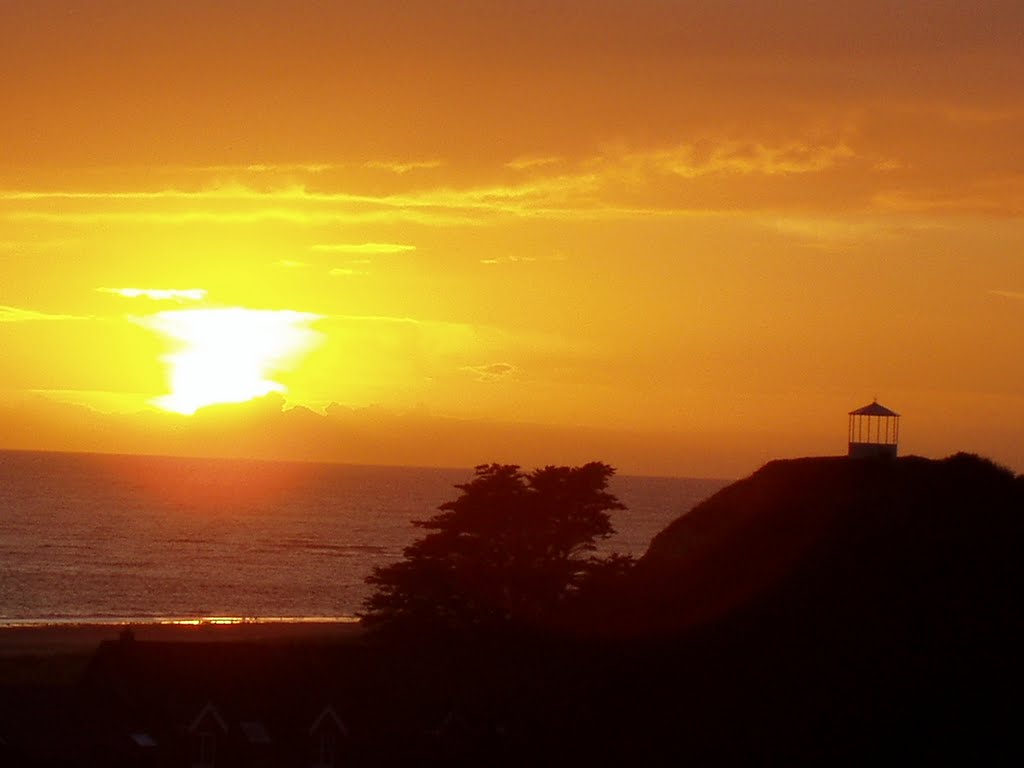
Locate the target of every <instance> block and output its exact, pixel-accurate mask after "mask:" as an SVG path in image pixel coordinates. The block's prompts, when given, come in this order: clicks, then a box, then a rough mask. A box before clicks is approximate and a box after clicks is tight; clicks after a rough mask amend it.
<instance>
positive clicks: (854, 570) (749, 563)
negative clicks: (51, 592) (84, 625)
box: [0, 457, 1024, 767]
mask: <svg viewBox="0 0 1024 768" xmlns="http://www.w3.org/2000/svg"><path fill="white" fill-rule="evenodd" d="M1022 491H1024V481H1022V480H1021V478H1015V477H1014V476H1013V475H1012V474H1009V473H1007V472H1005V471H1003V470H1000V469H999V468H998V467H994V466H992V465H991V464H989V463H987V462H984V461H983V460H979V459H976V458H973V457H954V458H953V459H950V460H947V461H944V462H931V461H925V460H921V459H904V460H900V461H898V462H887V463H880V462H848V461H845V460H838V459H820V460H803V461H794V462H775V463H773V464H770V465H768V466H766V467H765V468H764V469H762V470H760V471H759V472H758V473H756V474H755V475H753V476H752V477H751V478H748V479H747V480H743V481H740V482H739V483H736V484H734V485H733V486H730V487H729V488H726V489H724V490H723V491H722V492H720V493H719V494H717V495H716V496H715V497H713V498H712V499H710V500H708V502H706V503H705V504H703V505H701V506H700V507H698V508H697V509H696V510H694V511H693V512H692V513H690V514H689V515H687V516H685V517H684V518H681V519H680V520H679V521H677V522H676V523H675V524H673V525H672V526H670V527H669V528H668V529H666V531H665V532H663V533H662V534H661V535H659V537H658V538H657V539H656V540H655V542H654V543H653V544H652V547H651V549H650V551H649V553H648V555H646V556H645V558H644V559H643V561H641V563H640V564H639V566H638V567H637V568H636V569H635V571H634V573H633V574H632V575H631V577H630V578H629V579H628V580H627V581H625V582H622V583H619V584H616V585H614V586H613V587H609V589H608V592H607V593H606V594H605V595H603V596H602V599H601V600H597V601H594V603H593V604H592V605H591V606H590V608H589V611H588V612H587V613H581V614H578V615H577V616H575V617H574V620H573V621H572V622H567V623H566V624H565V625H563V626H558V627H551V626H548V627H536V626H534V627H524V626H511V625H510V626H508V627H506V628H504V629H502V630H500V631H491V632H488V633H486V634H485V633H477V634H474V635H472V636H471V635H469V634H461V635H458V636H455V635H444V634H443V633H441V634H437V635H433V636H427V635H425V634H419V635H417V634H413V633H407V634H405V635H402V636H395V637H390V638H388V639H387V640H386V641H384V640H382V639H380V638H374V637H371V636H366V635H363V634H361V633H359V632H353V630H352V628H351V627H346V628H345V631H344V632H343V633H341V634H340V635H336V636H325V635H324V634H323V633H321V634H320V635H319V636H316V635H310V634H308V633H305V634H304V633H302V632H299V631H297V630H296V631H295V633H294V634H292V635H291V636H287V637H282V636H278V637H271V636H265V635H264V636H257V635H253V634H252V633H253V632H256V631H257V630H255V629H253V628H249V629H242V630H237V631H238V632H241V633H250V634H247V635H242V634H240V635H239V636H236V637H231V638H230V639H225V638H227V635H217V636H212V635H211V636H208V637H202V636H201V635H198V634H192V635H179V636H177V637H167V636H162V637H156V636H149V637H147V636H146V633H145V632H144V631H142V630H140V631H139V632H138V633H137V634H136V636H135V637H134V638H131V637H125V638H122V639H115V638H114V637H113V636H112V635H113V631H112V630H109V629H108V630H106V631H107V632H109V633H110V635H111V637H110V639H107V640H104V641H103V642H102V643H101V644H100V645H99V647H98V648H94V649H93V651H91V652H90V651H88V650H87V649H84V648H83V647H81V646H78V647H77V648H76V649H68V648H65V649H64V650H63V651H61V652H56V653H55V652H54V649H53V648H52V647H51V648H50V649H49V651H39V650H37V651H35V652H32V653H27V654H21V655H20V656H19V655H18V654H17V653H15V654H13V656H8V658H7V659H6V660H3V659H0V670H5V671H6V672H5V675H6V676H5V677H0V765H4V766H7V765H10V766H19V765H26V766H27V765H31V766H41V765H47V766H58V765H61V766H65V765H66V766H88V765H110V766H154V767H157V766H332V765H335V766H342V765H366V766H373V765H416V766H420V765H469V764H474V765H521V764H524V763H528V764H532V765H556V764H558V765H587V764H589V765H621V764H629V765H644V766H648V765H757V766H764V765H786V766H792V765H808V766H810V765H814V766H833V765H869V764H896V763H902V764H913V765H920V764H940V763H941V764H954V765H956V764H964V765H978V764H980V765H1019V764H1024V763H1022V758H1024V754H1022V752H1024V750H1022V746H1021V743H1020V740H1019V738H1018V734H1019V731H1020V728H1019V723H1018V716H1019V711H1020V708H1019V706H1018V705H1016V703H1015V702H1016V700H1017V698H1018V697H1019V691H1020V690H1021V683H1022V682H1024V674H1022V666H1021V650H1020V649H1021V648H1022V647H1024V644H1022V642H1021V641H1022V640H1024V636H1022V632H1021V629H1022V626H1024V624H1022V622H1021V619H1020V611H1021V597H1022V592H1024V589H1022V586H1024V578H1022V563H1024V558H1022V557H1021V555H1022V554H1024V552H1022V549H1024V527H1022V516H1024V495H1022ZM187 629H188V628H185V631H187ZM214 629H215V630H216V631H218V632H219V631H220V630H221V629H230V628H224V627H218V628H214ZM176 631H179V632H180V631H181V630H180V629H179V630H176ZM183 639H185V640H188V641H189V642H181V640H183ZM2 645H3V640H2V638H0V646H2ZM6 647H9V645H8V646H6ZM59 650H60V649H58V651H59ZM57 659H64V660H65V662H66V663H59V662H57V661H55V660H57ZM69 660H70V661H69ZM33 665H35V666H34V667H33ZM17 670H21V671H20V672H18V671H17ZM33 670H34V672H33Z"/></svg>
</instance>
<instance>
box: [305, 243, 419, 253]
mask: <svg viewBox="0 0 1024 768" xmlns="http://www.w3.org/2000/svg"><path fill="white" fill-rule="evenodd" d="M310 250H311V251H316V252H317V253H357V254H386V253H407V252H409V251H415V250H416V246H415V245H405V244H403V243H318V244H317V245H312V246H310Z"/></svg>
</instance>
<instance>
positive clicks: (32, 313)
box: [0, 305, 92, 323]
mask: <svg viewBox="0 0 1024 768" xmlns="http://www.w3.org/2000/svg"><path fill="white" fill-rule="evenodd" d="M90 319H92V318H89V317H82V316H79V315H61V314H50V313H47V312H37V311H36V310H34V309H22V308H20V307H9V306H3V305H0V323H26V322H33V321H36V320H43V321H45V320H90Z"/></svg>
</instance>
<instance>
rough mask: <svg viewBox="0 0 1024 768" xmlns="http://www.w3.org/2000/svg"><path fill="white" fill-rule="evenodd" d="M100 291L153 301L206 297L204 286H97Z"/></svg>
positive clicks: (196, 299)
mask: <svg viewBox="0 0 1024 768" xmlns="http://www.w3.org/2000/svg"><path fill="white" fill-rule="evenodd" d="M96 290H97V291H99V292H100V293H112V294H114V295H116V296H124V297H125V298H126V299H150V300H151V301H177V302H183V301H202V300H203V299H205V298H206V290H205V289H203V288H97V289H96Z"/></svg>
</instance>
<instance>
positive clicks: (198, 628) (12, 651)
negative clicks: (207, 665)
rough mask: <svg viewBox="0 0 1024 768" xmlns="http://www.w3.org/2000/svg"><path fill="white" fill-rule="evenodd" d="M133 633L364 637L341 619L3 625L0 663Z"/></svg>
mask: <svg viewBox="0 0 1024 768" xmlns="http://www.w3.org/2000/svg"><path fill="white" fill-rule="evenodd" d="M127 628H130V629H131V631H132V633H133V635H134V638H135V640H138V641H142V642H159V643H189V642H204V643H210V642H225V643H227V642H236V643H237V642H244V643H296V642H338V641H343V640H350V639H352V638H355V637H358V636H359V635H360V634H361V633H362V628H361V627H360V625H359V622H358V620H355V619H348V618H347V617H335V618H315V617H307V618H298V619H289V618H274V619H244V620H243V619H236V618H221V617H209V618H203V619H174V620H171V619H168V620H158V619H143V620H139V621H125V620H118V621H115V620H111V621H82V622H62V623H55V622H47V623H28V622H26V623H19V624H8V625H0V658H13V657H28V656H53V655H66V654H85V653H92V652H93V651H95V650H96V649H97V648H98V647H99V645H100V643H101V642H103V641H104V640H117V639H118V638H119V637H120V636H121V633H122V632H123V631H124V630H125V629H127Z"/></svg>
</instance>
